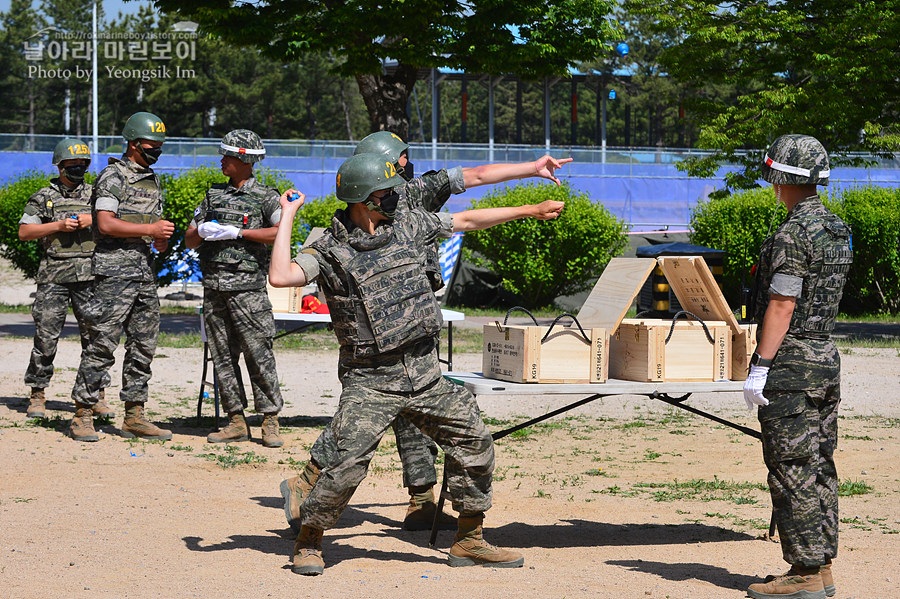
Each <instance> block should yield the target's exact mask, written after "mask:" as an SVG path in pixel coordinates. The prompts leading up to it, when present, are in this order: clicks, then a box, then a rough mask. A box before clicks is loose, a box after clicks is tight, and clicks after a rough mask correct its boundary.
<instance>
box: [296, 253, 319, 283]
mask: <svg viewBox="0 0 900 599" xmlns="http://www.w3.org/2000/svg"><path fill="white" fill-rule="evenodd" d="M319 256H320V254H319V252H317V251H315V250H312V249H305V250H303V251H301V252H300V253H299V254H297V255H296V256H294V259H293V260H292V262H293V263H294V264H296V265H297V266H299V267H300V268H302V269H303V274H304V275H306V282H307V283H311V282H312V281H314V280H315V279H316V278H317V277H318V276H319V272H320V271H321V268H320V267H319Z"/></svg>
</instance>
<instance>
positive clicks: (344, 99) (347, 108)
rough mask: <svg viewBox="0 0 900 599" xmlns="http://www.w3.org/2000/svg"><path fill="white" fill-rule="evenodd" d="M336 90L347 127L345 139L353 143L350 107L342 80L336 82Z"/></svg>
mask: <svg viewBox="0 0 900 599" xmlns="http://www.w3.org/2000/svg"><path fill="white" fill-rule="evenodd" d="M338 90H339V91H340V94H341V109H342V110H343V111H344V124H345V125H346V126H347V139H349V140H350V141H354V139H353V125H352V123H351V122H350V106H349V105H348V104H347V94H346V93H344V81H343V80H342V79H339V80H338Z"/></svg>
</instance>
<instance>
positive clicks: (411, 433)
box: [309, 418, 438, 489]
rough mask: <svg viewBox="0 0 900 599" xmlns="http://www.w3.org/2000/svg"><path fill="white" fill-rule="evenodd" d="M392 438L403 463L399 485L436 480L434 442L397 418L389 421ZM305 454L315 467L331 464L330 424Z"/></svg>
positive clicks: (334, 457) (334, 458)
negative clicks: (401, 480) (395, 442)
mask: <svg viewBox="0 0 900 599" xmlns="http://www.w3.org/2000/svg"><path fill="white" fill-rule="evenodd" d="M391 428H392V429H394V437H395V438H396V439H397V452H398V453H399V454H400V463H401V464H402V465H403V486H404V487H406V488H407V489H408V488H410V487H431V486H433V485H434V484H435V483H437V473H436V472H435V469H434V462H435V460H436V459H437V454H438V448H437V445H435V443H434V441H432V440H431V439H429V438H428V437H426V436H425V435H424V434H423V433H422V431H420V430H419V429H418V428H416V427H415V426H414V425H413V424H411V423H410V422H409V421H408V420H407V419H405V418H397V419H396V420H394V422H392V423H391ZM309 457H310V458H312V461H313V462H315V463H316V465H317V466H318V467H319V468H325V467H326V466H328V465H330V464H333V463H335V462H336V461H337V459H338V451H337V445H336V443H335V442H334V433H333V432H332V430H331V427H326V428H325V430H324V431H322V434H321V435H319V438H318V439H316V442H315V443H313V446H312V449H310V450H309Z"/></svg>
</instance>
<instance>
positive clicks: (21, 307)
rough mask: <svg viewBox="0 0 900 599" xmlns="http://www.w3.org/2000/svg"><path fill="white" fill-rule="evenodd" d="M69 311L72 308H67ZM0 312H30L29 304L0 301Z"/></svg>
mask: <svg viewBox="0 0 900 599" xmlns="http://www.w3.org/2000/svg"><path fill="white" fill-rule="evenodd" d="M69 312H70V313H71V312H72V309H71V308H69ZM0 313H2V314H31V304H3V303H0Z"/></svg>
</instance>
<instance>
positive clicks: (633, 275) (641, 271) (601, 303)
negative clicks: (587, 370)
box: [577, 258, 656, 335]
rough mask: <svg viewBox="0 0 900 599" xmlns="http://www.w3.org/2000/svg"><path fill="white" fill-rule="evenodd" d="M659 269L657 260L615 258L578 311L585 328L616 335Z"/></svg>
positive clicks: (579, 320)
mask: <svg viewBox="0 0 900 599" xmlns="http://www.w3.org/2000/svg"><path fill="white" fill-rule="evenodd" d="M655 267H656V259H655V258H613V259H612V260H610V261H609V264H607V265H606V269H604V271H603V274H602V275H600V278H599V279H597V282H596V283H595V284H594V288H593V289H591V293H590V295H588V298H587V299H586V300H585V301H584V304H583V305H582V306H581V310H579V311H578V316H577V318H578V322H580V323H581V326H582V327H584V328H585V329H587V328H603V329H606V330H607V331H609V334H610V335H613V334H615V332H616V329H618V328H619V323H620V322H622V319H623V318H625V314H627V313H628V309H629V308H630V307H631V304H632V303H634V298H636V297H637V294H638V293H639V292H640V290H641V286H642V285H643V284H644V281H646V280H647V277H649V276H650V273H651V272H653V269H654V268H655Z"/></svg>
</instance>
